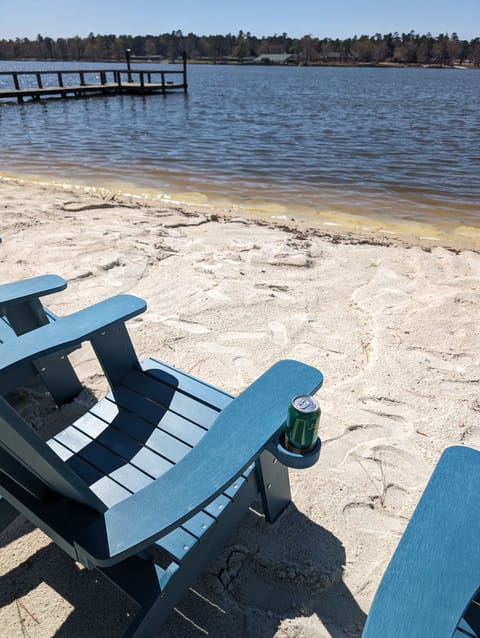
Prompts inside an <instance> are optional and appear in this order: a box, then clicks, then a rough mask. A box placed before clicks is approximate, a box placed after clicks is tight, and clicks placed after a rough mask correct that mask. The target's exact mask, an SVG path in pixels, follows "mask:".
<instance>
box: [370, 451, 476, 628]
mask: <svg viewBox="0 0 480 638" xmlns="http://www.w3.org/2000/svg"><path fill="white" fill-rule="evenodd" d="M479 486H480V452H478V451H476V450H472V449H471V448H468V447H461V446H455V447H451V448H448V449H447V450H445V452H444V453H443V454H442V456H441V458H440V461H439V463H438V465H437V467H436V469H435V471H434V473H433V475H432V477H431V479H430V481H429V483H428V485H427V487H426V489H425V491H424V493H423V496H422V498H421V499H420V502H419V504H418V506H417V508H416V510H415V512H414V514H413V516H412V518H411V520H410V522H409V524H408V526H407V529H406V531H405V533H404V534H403V536H402V539H401V540H400V543H399V545H398V547H397V550H396V552H395V554H394V555H393V558H392V560H391V561H390V564H389V566H388V568H387V570H386V572H385V575H384V576H383V579H382V581H381V583H380V586H379V588H378V591H377V593H376V595H375V598H374V600H373V603H372V607H371V609H370V613H369V615H368V618H367V622H366V624H365V627H364V631H363V634H362V637H363V638H380V637H384V636H385V637H387V636H388V637H392V638H393V637H395V638H430V637H431V638H452V637H454V638H467V637H468V636H470V637H472V636H475V637H478V636H480V596H479V593H480V592H479V589H480V549H479V544H478V542H479V538H480V489H479Z"/></svg>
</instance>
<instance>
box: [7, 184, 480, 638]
mask: <svg viewBox="0 0 480 638" xmlns="http://www.w3.org/2000/svg"><path fill="white" fill-rule="evenodd" d="M0 210H1V215H0V237H1V244H0V282H2V283H4V282H10V281H15V280H18V279H22V278H26V277H31V276H35V275H41V274H44V273H57V274H59V275H61V276H63V277H64V278H65V279H67V280H68V282H69V284H68V288H67V289H66V290H65V291H63V292H61V293H58V294H55V295H52V296H51V297H50V298H49V299H48V306H49V307H50V308H51V309H52V310H53V311H54V312H55V313H57V314H58V315H66V314H69V313H71V312H73V311H76V310H78V309H80V308H82V307H85V306H87V305H89V304H92V303H94V302H97V301H100V300H102V299H104V298H106V297H109V296H111V295H115V294H117V293H123V292H128V293H132V294H135V295H138V296H139V297H142V298H144V299H145V300H146V301H147V302H148V310H147V312H146V313H144V314H143V315H140V316H139V317H137V318H135V319H133V320H132V321H130V322H129V323H128V328H129V332H130V334H131V336H132V339H133V342H134V344H135V346H136V348H137V351H138V353H139V354H140V355H141V356H142V357H146V356H152V355H155V356H156V357H158V358H160V359H163V360H165V361H167V362H168V363H170V364H171V365H174V366H176V367H179V368H181V369H183V370H185V371H186V372H188V373H189V374H192V375H194V376H197V377H200V378H201V379H204V380H206V381H208V382H209V383H211V384H213V385H217V386H219V387H220V388H222V389H224V390H226V391H228V392H230V393H232V394H238V393H239V392H240V391H241V390H243V389H244V388H245V387H246V386H247V385H248V384H249V383H251V382H252V381H253V380H254V379H255V378H256V377H257V376H259V375H260V374H261V373H262V372H263V371H265V370H266V369H267V368H268V367H269V366H270V365H272V364H273V363H274V362H275V361H277V360H279V359H283V358H295V359H299V360H301V361H304V362H305V363H308V364H311V365H313V366H315V367H318V368H319V369H320V370H322V372H323V374H324V376H325V383H324V387H323V388H322V389H321V390H320V392H319V393H318V395H317V397H318V399H319V401H320V404H321V408H322V417H321V422H320V434H321V437H322V441H323V449H322V453H321V456H320V460H319V462H318V463H317V464H316V465H315V466H314V467H313V468H311V469H310V470H306V471H295V470H294V471H291V472H290V476H291V482H292V492H293V505H292V506H290V508H289V509H288V511H287V512H285V513H284V514H283V515H282V517H281V518H280V520H279V521H278V522H277V523H276V524H275V525H273V526H269V525H267V524H266V523H264V521H263V520H261V519H259V517H258V516H256V515H255V514H253V513H251V514H248V515H247V517H246V518H245V520H244V522H243V523H242V525H241V526H240V527H239V528H238V530H237V532H236V533H235V535H234V537H233V538H232V539H231V540H230V542H229V544H228V545H227V546H226V547H225V549H224V550H223V551H222V552H221V554H220V555H219V557H218V559H217V560H215V562H214V563H212V564H211V565H210V566H209V568H208V569H207V570H206V571H205V572H204V574H203V575H202V577H201V578H200V579H199V581H198V582H197V583H196V585H195V586H194V587H193V589H192V591H191V592H189V594H188V595H187V596H186V597H185V598H184V600H182V602H181V604H180V605H179V606H178V611H175V612H173V613H172V614H171V616H170V618H169V620H168V622H167V624H166V625H165V627H164V628H163V634H162V635H164V636H169V637H172V638H190V637H192V638H193V637H197V636H198V637H200V636H210V637H212V638H221V637H224V636H229V638H242V637H248V638H274V637H275V638H323V637H328V636H333V637H334V638H340V637H355V636H359V635H360V634H361V629H362V626H363V623H364V621H365V617H366V614H367V613H368V609H369V606H370V604H371V601H372V598H373V595H374V592H375V590H376V587H377V585H378V583H379V581H380V579H381V576H382V574H383V572H384V570H385V568H386V566H387V564H388V561H389V559H390V557H391V555H392V553H393V551H394V549H395V547H396V544H397V543H398V540H399V538H400V536H401V534H402V532H403V530H404V528H405V526H406V524H407V522H408V520H409V517H410V515H411V513H412V511H413V509H414V507H415V504H416V503H417V501H418V499H419V497H420V495H421V493H422V490H423V488H424V486H425V484H426V481H427V480H428V477H429V476H430V474H431V472H432V470H433V468H434V466H435V463H436V462H437V460H438V458H439V456H440V454H441V452H442V450H443V449H444V448H445V447H447V446H449V445H452V444H465V445H469V446H473V447H480V427H479V425H480V420H479V416H480V399H479V393H478V389H479V381H480V332H479V329H478V317H479V314H480V303H479V292H478V291H479V289H480V252H479V250H480V243H479V245H478V246H477V247H475V244H473V243H471V242H470V243H469V244H465V245H464V246H463V247H462V245H461V244H458V243H457V244H455V245H453V243H450V240H449V239H448V238H444V239H442V240H428V239H423V240H422V239H420V238H418V237H417V238H416V239H414V238H412V237H410V238H405V237H399V236H397V235H396V234H385V233H375V232H374V231H369V232H367V231H363V233H361V234H360V233H358V232H348V231H347V230H346V229H343V230H342V229H341V228H340V227H339V228H337V227H334V228H333V230H334V231H335V232H332V227H324V228H323V230H322V229H321V228H320V227H316V228H315V229H311V228H309V225H308V223H306V222H305V223H304V224H302V225H298V224H296V225H295V224H293V223H289V222H287V221H285V220H283V221H282V220H277V221H275V220H273V219H270V218H266V217H264V218H256V219H250V220H248V219H246V218H245V217H242V216H241V215H238V216H235V213H232V212H231V211H224V210H212V209H207V208H199V207H195V206H193V205H191V206H188V207H186V206H181V205H167V204H164V203H162V202H156V203H155V202H153V203H151V202H150V203H149V202H147V201H143V200H140V199H129V198H127V197H120V196H114V195H108V194H106V193H98V192H95V191H93V190H91V191H88V190H87V191H86V190H85V189H80V188H73V187H64V188H62V187H53V186H52V185H42V184H34V183H29V182H24V181H21V180H16V179H10V180H1V181H0ZM325 228H326V229H327V232H326V231H325ZM71 359H72V361H73V363H74V365H75V366H76V370H77V371H78V374H79V376H80V378H81V380H82V382H83V383H84V385H85V390H84V391H83V392H82V393H81V394H80V396H79V397H78V398H77V399H76V400H75V401H74V402H73V403H72V404H69V405H66V406H63V407H62V408H60V409H58V408H56V406H55V405H54V403H53V401H52V400H51V399H50V398H49V396H48V395H45V394H44V393H42V392H41V391H40V390H39V389H38V388H35V389H27V390H21V391H19V392H18V393H17V394H16V396H15V401H16V403H17V405H18V406H19V409H20V410H21V411H22V414H24V415H25V417H26V418H27V419H28V420H30V422H31V423H32V425H33V426H34V427H35V428H36V429H37V430H38V431H39V432H40V433H41V435H42V436H49V435H50V434H51V433H52V432H54V431H55V430H57V429H59V428H60V427H61V426H63V425H65V424H67V423H69V422H70V420H71V418H72V416H77V415H79V414H81V413H82V410H85V406H86V405H87V404H88V401H89V400H90V397H91V394H92V393H93V394H94V395H95V396H97V397H100V396H101V395H102V393H103V392H104V391H105V390H106V383H105V381H104V378H103V376H102V375H101V373H100V370H99V368H98V365H97V364H96V360H95V358H94V355H93V352H92V351H91V350H90V349H88V348H82V349H81V350H80V351H76V352H74V353H73V354H72V355H71ZM0 570H1V583H2V586H1V589H0V601H1V602H0V636H2V637H5V638H23V637H25V636H28V637H30V638H47V637H48V638H50V637H53V636H59V637H67V636H68V638H87V637H88V638H91V637H92V636H95V637H102V638H103V637H105V638H107V637H108V638H114V637H116V636H120V635H121V634H122V632H123V631H125V630H126V627H127V626H128V624H129V623H130V621H131V618H132V614H134V613H135V611H136V609H135V606H134V605H133V604H132V603H131V602H130V601H129V600H128V599H127V598H126V597H125V596H124V595H123V594H120V593H118V592H117V591H116V590H115V589H114V588H113V586H112V585H110V584H109V583H108V582H106V581H104V580H103V579H102V578H101V577H100V576H99V575H97V574H96V573H95V572H90V571H88V570H85V569H81V568H80V566H78V565H75V564H74V563H73V562H72V561H71V559H70V558H68V557H67V556H66V555H65V554H64V553H63V552H62V551H61V550H60V549H58V548H57V547H56V546H55V545H54V543H52V542H51V541H50V539H49V538H47V537H46V536H45V535H44V534H43V533H41V532H39V531H38V530H36V529H35V528H34V527H33V526H32V525H31V524H30V523H28V522H27V521H26V520H25V519H23V518H19V519H17V520H16V521H15V522H14V523H13V524H12V525H11V526H10V528H9V529H7V530H6V531H5V532H4V533H3V534H2V535H0Z"/></svg>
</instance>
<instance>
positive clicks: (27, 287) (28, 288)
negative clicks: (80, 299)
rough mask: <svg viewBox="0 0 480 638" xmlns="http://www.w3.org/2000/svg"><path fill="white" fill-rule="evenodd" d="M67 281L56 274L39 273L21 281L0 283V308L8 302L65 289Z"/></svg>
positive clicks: (26, 299)
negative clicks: (37, 275) (39, 274)
mask: <svg viewBox="0 0 480 638" xmlns="http://www.w3.org/2000/svg"><path fill="white" fill-rule="evenodd" d="M66 287H67V282H66V281H65V279H63V277H59V276H58V275H41V276H40V277H32V278H31V279H24V280H23V281H16V282H13V283H9V284H2V285H0V310H1V311H2V314H4V311H3V307H4V306H6V305H8V304H15V303H21V302H24V301H28V300H29V299H35V298H38V297H42V296H43V295H50V294H52V293H54V292H59V291H60V290H65V288H66Z"/></svg>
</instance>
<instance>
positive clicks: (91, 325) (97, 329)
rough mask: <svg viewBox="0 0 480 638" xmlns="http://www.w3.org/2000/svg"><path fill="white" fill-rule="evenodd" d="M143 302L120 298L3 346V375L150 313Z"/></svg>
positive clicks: (136, 298) (29, 333)
mask: <svg viewBox="0 0 480 638" xmlns="http://www.w3.org/2000/svg"><path fill="white" fill-rule="evenodd" d="M146 307H147V305H146V303H145V301H143V299H139V298H138V297H134V296H133V295H117V296H115V297H111V298H110V299H106V300H105V301H101V302H100V303H97V304H94V305H93V306H90V307H88V308H84V309H83V310H80V311H78V312H75V313H73V314H71V315H68V316H66V317H62V318H61V319H58V320H57V321H55V322H54V323H51V324H48V325H46V326H41V327H40V328H37V329H36V330H34V331H32V332H27V333H25V334H23V335H21V336H19V337H17V338H16V339H12V340H10V341H8V342H7V343H5V344H3V345H2V356H1V361H0V374H5V373H6V372H7V371H8V370H9V368H11V367H13V366H16V365H17V364H19V363H21V362H28V361H35V360H37V359H40V358H41V357H43V356H46V355H48V354H51V353H52V352H56V351H62V350H65V349H67V348H69V347H70V346H76V345H79V344H80V343H82V342H83V341H88V340H90V339H91V338H92V337H93V336H94V335H96V334H98V333H101V332H102V331H104V330H105V328H107V327H109V326H111V325H112V324H115V323H119V322H121V323H124V322H125V321H127V320H128V319H130V318H131V317H134V316H136V315H138V314H140V313H142V312H144V311H145V310H146Z"/></svg>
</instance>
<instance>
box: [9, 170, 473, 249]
mask: <svg viewBox="0 0 480 638" xmlns="http://www.w3.org/2000/svg"><path fill="white" fill-rule="evenodd" d="M2 183H5V184H9V183H12V184H17V185H23V186H29V185H31V186H38V187H40V188H44V189H53V190H55V191H58V192H72V193H85V194H86V195H89V196H92V197H96V198H99V199H102V200H104V201H116V202H118V203H121V204H127V205H136V206H147V207H152V208H153V207H155V206H159V205H160V206H166V207H169V208H172V210H175V211H177V212H181V211H184V212H185V214H187V215H196V214H209V215H210V216H213V217H218V218H219V219H224V220H232V219H236V218H237V217H238V218H240V219H243V220H245V222H250V223H255V224H258V225H264V226H267V227H284V228H285V229H292V230H297V231H298V232H303V233H309V234H312V235H313V236H316V237H322V238H325V239H329V240H330V241H332V242H335V243H336V242H348V243H360V244H361V243H365V244H372V245H379V246H390V245H400V246H404V247H407V248H408V247H412V246H419V247H421V248H423V249H424V250H431V249H432V248H434V247H441V248H446V249H447V250H451V251H452V252H457V253H458V252H461V251H464V250H471V251H473V252H480V225H479V227H478V228H476V227H473V226H466V225H462V224H455V223H454V222H451V223H449V224H448V225H447V226H446V228H444V229H442V228H441V227H440V226H439V225H435V224H433V223H432V224H429V223H426V222H421V221H420V220H418V221H413V222H405V221H404V220H395V219H390V220H381V219H379V218H378V217H365V216H363V215H356V214H355V213H351V214H346V213H333V212H332V213H327V212H323V213H318V214H317V216H314V215H313V214H305V213H304V212H303V214H300V215H299V216H298V217H297V218H295V217H293V216H292V214H291V212H290V211H289V213H288V214H287V213H284V212H282V211H275V205H273V206H272V207H271V208H272V209H273V210H270V211H269V210H268V208H269V207H268V206H264V207H263V210H262V207H261V206H258V207H255V206H254V207H248V206H242V205H238V204H233V203H225V202H223V205H222V204H221V203H219V202H215V201H213V202H211V203H209V202H205V201H201V200H202V199H206V197H201V198H197V199H199V200H200V201H195V199H196V197H195V193H192V194H191V196H190V197H183V198H180V199H176V198H174V197H172V196H171V195H168V194H158V195H155V194H153V193H152V192H151V190H150V191H149V189H147V188H143V189H142V187H135V186H134V188H133V189H132V188H130V189H129V187H128V185H125V190H123V189H122V188H119V189H115V190H113V189H110V188H107V187H103V186H101V185H98V186H93V185H91V186H89V185H86V184H76V183H74V182H70V181H64V180H62V181H54V180H51V179H49V178H47V177H43V176H38V177H36V176H35V177H33V176H32V177H31V176H20V175H9V174H6V173H3V174H0V185H1V184H2ZM132 186H133V185H132ZM129 190H138V192H129Z"/></svg>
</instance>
